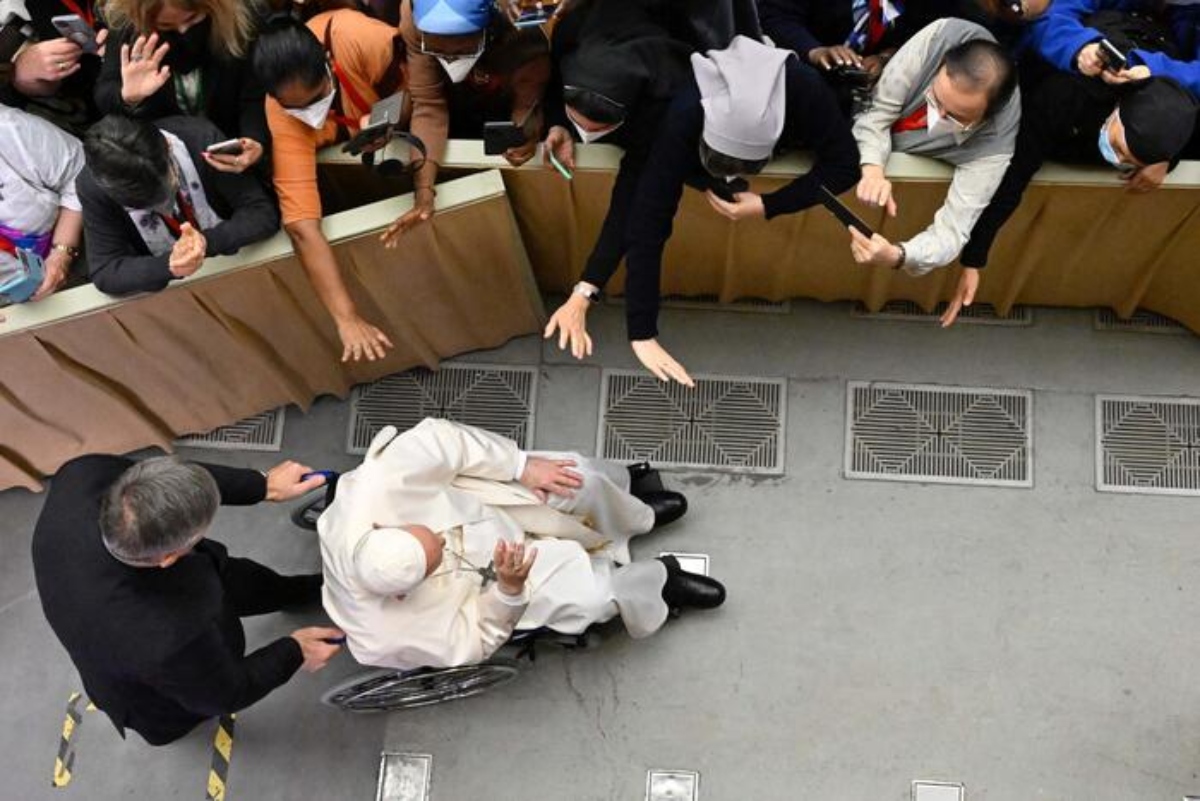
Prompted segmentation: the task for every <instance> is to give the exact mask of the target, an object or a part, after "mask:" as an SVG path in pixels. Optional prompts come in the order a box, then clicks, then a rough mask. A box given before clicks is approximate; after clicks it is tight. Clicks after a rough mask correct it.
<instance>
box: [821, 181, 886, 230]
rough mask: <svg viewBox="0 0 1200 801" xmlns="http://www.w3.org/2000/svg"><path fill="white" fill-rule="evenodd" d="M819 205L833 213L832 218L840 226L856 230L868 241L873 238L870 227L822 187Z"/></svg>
mask: <svg viewBox="0 0 1200 801" xmlns="http://www.w3.org/2000/svg"><path fill="white" fill-rule="evenodd" d="M821 203H822V204H823V205H824V206H825V208H827V209H829V210H830V211H831V212H833V216H834V217H837V218H838V220H839V221H840V222H841V223H842V225H845V226H849V227H850V228H855V229H857V230H858V232H859V233H860V234H862V235H863V236H865V237H867V238H868V239H870V238H871V237H873V236H875V232H874V231H872V230H871V226H869V225H867V224H866V223H865V222H863V221H862V219H861V218H859V216H858V215H857V214H855V213H854V212H852V211H850V209H849V207H847V206H846V204H845V203H843V202H842V201H840V200H838V197H837V195H835V194H833V193H832V192H830V191H829V190H828V189H826V188H825V187H824V186H822V187H821Z"/></svg>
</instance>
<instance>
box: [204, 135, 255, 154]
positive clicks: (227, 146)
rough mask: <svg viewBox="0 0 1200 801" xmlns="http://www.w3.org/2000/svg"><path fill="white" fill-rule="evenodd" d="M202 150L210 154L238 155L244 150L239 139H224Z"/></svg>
mask: <svg viewBox="0 0 1200 801" xmlns="http://www.w3.org/2000/svg"><path fill="white" fill-rule="evenodd" d="M204 152H205V153H207V154H208V155H210V156H240V155H242V153H243V152H245V148H244V147H242V141H241V140H240V139H226V140H225V141H224V142H215V143H214V144H211V145H209V146H208V147H206V148H204Z"/></svg>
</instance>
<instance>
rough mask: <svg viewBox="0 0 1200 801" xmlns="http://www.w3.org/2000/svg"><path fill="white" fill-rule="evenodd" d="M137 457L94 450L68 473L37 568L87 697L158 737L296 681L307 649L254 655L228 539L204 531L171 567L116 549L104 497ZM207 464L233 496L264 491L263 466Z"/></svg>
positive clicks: (50, 507) (58, 486)
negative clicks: (110, 544) (119, 556)
mask: <svg viewBox="0 0 1200 801" xmlns="http://www.w3.org/2000/svg"><path fill="white" fill-rule="evenodd" d="M132 464H133V461H131V460H129V459H125V458H121V457H117V456H84V457H80V458H78V459H74V460H72V461H70V462H68V463H67V464H65V465H64V466H63V467H62V469H61V470H59V472H58V475H57V476H56V477H55V478H54V480H53V482H52V483H51V487H50V492H49V493H48V495H47V497H46V504H45V507H44V508H43V509H42V514H41V517H40V518H39V519H38V522H37V527H36V528H35V530H34V534H33V567H34V575H35V577H36V579H37V588H38V594H39V595H40V596H41V601H42V609H43V611H44V612H45V614H46V619H47V620H48V621H49V623H50V627H51V628H52V629H53V630H54V633H55V634H56V635H57V636H58V639H59V640H60V641H61V642H62V644H63V646H64V647H65V648H66V649H67V653H68V654H69V655H70V657H71V661H72V662H74V663H75V667H76V669H78V671H79V675H80V676H81V677H82V679H83V686H84V688H85V690H86V691H87V694H88V697H89V698H90V699H91V700H92V702H93V703H95V704H96V706H98V707H99V708H100V709H102V710H104V712H106V713H107V714H108V716H109V717H110V718H112V722H113V723H114V724H115V725H116V727H117V729H118V730H119V731H121V733H122V734H124V731H125V729H126V728H130V729H133V730H134V731H137V732H138V733H140V734H141V735H142V736H143V737H144V738H145V739H146V740H147V742H150V743H152V744H155V745H159V744H162V743H166V742H170V741H171V740H175V739H177V738H179V737H181V736H183V735H184V734H186V733H187V732H188V731H190V730H191V729H192V728H194V727H195V726H196V725H198V724H199V723H201V722H203V721H204V720H206V719H208V718H211V717H215V716H218V715H222V714H227V713H230V712H234V711H236V710H238V709H241V708H243V707H246V706H248V705H250V704H252V703H254V702H255V701H257V700H258V699H260V698H262V697H263V696H264V695H266V694H267V693H269V692H270V691H271V690H273V689H274V688H276V687H278V686H279V685H281V684H283V683H284V682H285V681H287V680H288V679H289V678H290V677H291V676H292V674H293V673H295V672H296V670H297V669H299V667H300V665H301V664H302V662H303V656H302V654H301V651H300V646H299V645H298V644H297V642H296V641H295V640H294V639H292V638H290V637H283V638H280V639H278V640H276V641H275V642H273V643H271V644H270V645H267V646H266V647H264V648H261V649H259V650H257V651H255V652H254V653H252V654H250V655H249V656H245V655H244V653H245V647H246V639H245V634H244V632H243V630H242V624H241V622H240V620H239V619H238V613H239V609H238V608H237V606H236V605H235V603H234V601H233V599H232V598H231V593H230V592H229V591H228V588H227V586H226V581H227V579H226V576H227V574H228V573H229V568H230V567H231V564H232V563H234V562H245V560H235V559H233V558H231V557H230V556H229V555H228V552H227V551H226V549H225V546H223V545H221V544H220V543H217V542H213V541H212V540H208V539H205V540H202V541H201V542H200V543H199V544H198V545H197V546H196V547H195V548H194V549H193V550H192V551H191V552H190V553H189V554H188V555H186V556H184V557H183V558H182V559H180V560H179V561H178V562H176V563H175V564H173V565H171V566H170V567H168V568H136V567H130V566H128V565H125V564H123V563H121V562H118V561H117V560H116V559H114V558H113V557H112V556H111V555H110V554H109V553H108V550H107V549H106V548H105V547H104V543H103V540H102V539H101V535H100V525H99V519H98V518H99V511H100V504H101V500H102V498H103V496H104V493H105V492H106V491H107V490H108V488H109V487H110V486H111V485H112V484H113V482H114V481H115V480H116V479H117V477H118V476H120V475H121V473H122V472H124V470H125V469H126V468H128V467H129V466H130V465H132ZM203 466H204V467H205V469H207V470H208V471H209V472H210V473H211V474H212V476H213V478H214V479H216V482H217V486H218V488H219V489H220V492H221V503H222V504H234V505H245V504H254V503H258V502H259V501H261V500H263V498H264V496H265V494H266V480H265V479H264V478H263V476H262V474H261V473H259V472H258V471H255V470H241V469H236V468H229V467H218V466H210V465H203ZM243 613H244V610H243Z"/></svg>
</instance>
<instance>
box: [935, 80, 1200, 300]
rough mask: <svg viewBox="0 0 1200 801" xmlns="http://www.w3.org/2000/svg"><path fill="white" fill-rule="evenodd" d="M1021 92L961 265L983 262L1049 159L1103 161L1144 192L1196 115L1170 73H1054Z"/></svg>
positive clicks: (1168, 165)
mask: <svg viewBox="0 0 1200 801" xmlns="http://www.w3.org/2000/svg"><path fill="white" fill-rule="evenodd" d="M1023 97H1024V108H1023V109H1022V113H1021V130H1020V133H1019V134H1018V135H1017V146H1016V152H1015V153H1014V155H1013V160H1012V163H1011V164H1010V165H1009V167H1008V171H1007V172H1006V173H1005V174H1004V180H1003V181H1001V183H1000V186H999V188H998V189H997V190H996V193H995V194H994V195H993V196H992V200H991V202H990V203H989V204H988V207H987V208H986V209H985V210H984V212H983V214H982V215H981V216H980V217H979V220H978V221H977V222H976V223H975V227H974V228H973V229H972V231H971V238H970V240H969V241H968V242H967V245H966V247H965V248H963V252H962V255H961V256H960V257H959V258H960V261H961V262H962V265H963V266H964V267H967V268H971V269H976V270H979V269H983V268H984V267H986V266H987V261H988V253H989V252H990V251H991V247H992V243H993V242H994V241H995V239H996V235H997V234H998V233H999V232H1000V229H1001V228H1002V227H1003V226H1004V223H1006V222H1007V221H1008V218H1009V217H1011V216H1012V213H1013V212H1014V211H1016V209H1017V206H1019V205H1020V203H1021V197H1022V196H1023V195H1024V193H1025V188H1026V187H1027V186H1029V183H1030V181H1032V180H1033V176H1034V175H1035V174H1036V173H1037V171H1038V170H1039V169H1041V167H1042V164H1043V163H1045V162H1046V161H1047V160H1049V159H1054V160H1056V161H1063V162H1068V163H1076V164H1095V165H1105V164H1107V165H1108V166H1111V167H1113V168H1114V169H1116V170H1117V171H1118V172H1120V174H1121V176H1122V178H1123V179H1124V180H1125V181H1126V182H1127V184H1128V185H1129V187H1130V189H1131V190H1133V191H1142V192H1145V191H1149V190H1151V189H1153V188H1154V187H1156V186H1158V185H1159V184H1161V182H1162V180H1163V177H1165V176H1166V174H1167V172H1168V171H1169V170H1171V169H1174V167H1175V165H1176V164H1178V163H1179V154H1180V153H1181V152H1182V151H1183V149H1184V147H1185V146H1186V145H1187V143H1188V139H1189V138H1190V136H1191V132H1192V130H1193V128H1194V126H1195V121H1196V114H1197V104H1196V101H1195V99H1194V98H1193V97H1192V96H1191V94H1190V93H1189V92H1188V91H1187V90H1186V89H1184V88H1183V87H1182V86H1180V85H1179V84H1178V83H1177V82H1175V81H1174V80H1172V79H1171V78H1159V77H1152V78H1148V79H1145V80H1141V81H1134V82H1131V83H1127V84H1124V85H1121V86H1110V85H1108V84H1107V83H1104V82H1103V81H1100V80H1094V79H1089V78H1084V77H1081V76H1078V75H1070V74H1067V73H1062V72H1055V73H1053V74H1050V75H1049V76H1048V77H1046V78H1045V79H1044V80H1043V81H1042V82H1040V83H1038V84H1036V85H1035V86H1034V87H1033V88H1032V89H1031V90H1030V91H1028V92H1026V93H1025V94H1024V95H1023ZM949 322H953V318H951V319H950V320H949ZM947 324H948V323H947Z"/></svg>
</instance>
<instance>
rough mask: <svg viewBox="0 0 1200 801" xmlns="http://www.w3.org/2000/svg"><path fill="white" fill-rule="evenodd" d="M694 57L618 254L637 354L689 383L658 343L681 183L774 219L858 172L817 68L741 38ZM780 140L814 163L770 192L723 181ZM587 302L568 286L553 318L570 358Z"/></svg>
mask: <svg viewBox="0 0 1200 801" xmlns="http://www.w3.org/2000/svg"><path fill="white" fill-rule="evenodd" d="M691 63H692V70H693V73H694V77H693V79H692V80H690V81H688V82H686V83H685V84H684V86H683V87H682V88H681V89H680V91H679V92H678V93H677V94H676V96H675V97H674V98H673V99H672V101H671V104H670V106H669V107H668V109H667V112H666V114H665V115H664V117H663V120H662V124H661V126H660V128H659V131H658V132H657V134H656V138H655V141H654V146H653V148H652V150H651V151H650V157H649V159H648V161H647V164H646V166H645V168H644V170H643V172H642V175H641V178H640V180H639V181H638V185H637V192H636V195H635V198H634V201H633V206H632V210H631V213H630V218H629V226H628V234H627V237H626V251H625V266H626V275H627V278H626V282H625V312H626V323H627V329H628V334H629V339H630V342H631V345H632V346H633V349H634V353H635V354H636V355H637V356H638V359H639V360H640V361H641V362H642V364H643V365H645V367H646V368H647V369H648V370H650V371H651V372H652V373H654V374H655V376H657V377H658V378H659V379H661V380H664V381H665V380H676V381H679V382H680V383H683V384H687V385H690V384H691V383H692V381H691V378H690V376H689V375H688V374H687V371H686V370H685V369H684V368H683V367H682V365H680V364H679V363H678V362H677V361H675V359H674V358H672V357H671V356H670V354H669V353H667V352H666V350H664V349H663V348H662V347H661V346H660V345H659V344H658V341H657V337H658V327H657V316H658V306H659V278H660V275H661V271H662V254H663V248H664V247H665V246H666V243H667V240H668V239H669V238H670V236H671V226H672V222H673V220H674V218H675V214H676V211H677V210H678V208H679V201H680V199H681V197H682V195H683V187H684V185H685V184H686V185H689V186H692V187H693V188H696V189H699V190H700V191H704V192H706V193H707V196H708V201H709V203H710V204H711V205H712V207H713V210H714V211H715V212H716V213H718V214H721V215H722V216H724V217H727V218H729V219H731V220H734V221H737V220H745V219H763V220H771V219H775V218H777V217H779V216H782V215H785V214H794V213H797V212H800V211H803V210H804V209H807V208H809V207H810V206H812V205H813V204H814V203H817V202H819V201H820V198H821V187H822V186H824V187H826V188H827V189H829V191H831V192H833V193H835V194H840V193H842V192H845V191H846V190H848V189H850V188H851V187H852V186H854V184H855V182H856V181H857V180H858V178H859V167H858V147H857V145H856V144H855V142H854V136H853V135H852V134H851V132H850V123H849V121H848V120H846V119H845V117H843V116H842V115H841V114H840V113H839V112H838V106H837V98H836V97H835V95H834V91H833V89H832V88H830V87H829V86H828V85H827V84H826V83H825V81H824V80H823V79H822V78H821V76H820V75H819V74H818V72H817V70H816V69H815V68H813V67H811V66H809V65H807V64H804V63H801V62H800V61H799V60H798V59H797V58H796V57H795V56H794V55H792V54H790V53H789V52H788V51H786V50H781V49H778V48H772V47H768V46H766V45H764V44H761V43H759V42H756V41H754V40H752V39H749V38H747V37H741V36H739V37H737V38H735V39H734V40H733V44H732V45H731V46H730V47H728V48H725V49H722V50H710V51H709V52H708V53H706V54H704V55H701V54H698V53H695V54H693V55H692V57H691ZM780 146H784V147H786V148H788V149H800V148H803V149H806V150H810V151H812V152H813V154H814V156H815V159H814V164H813V168H812V169H811V170H810V171H809V172H807V173H806V174H804V175H801V176H799V177H798V178H796V179H795V180H794V181H792V182H791V183H789V184H787V185H786V186H784V187H782V188H780V189H779V190H777V191H775V192H772V193H770V194H768V195H758V194H756V193H754V192H750V191H748V190H743V191H733V190H730V191H724V189H723V187H721V186H720V184H725V183H730V182H731V181H736V180H737V179H741V178H743V177H745V176H749V175H755V174H757V173H759V172H761V171H762V169H763V168H764V167H765V166H766V165H767V162H768V161H769V160H770V158H771V156H772V154H773V153H774V152H775V150H776V148H778V147H780ZM714 190H715V191H714ZM717 192H720V193H721V194H724V195H727V196H731V199H729V200H725V199H722V198H721V197H720V196H719V195H718V194H717ZM590 303H591V301H590V300H589V299H587V298H586V297H584V296H583V295H582V294H577V293H573V294H572V295H571V297H570V298H568V300H567V302H566V303H565V304H563V306H562V307H561V308H560V309H559V310H558V311H557V312H556V313H555V314H554V317H553V318H552V319H551V322H550V327H551V328H555V327H558V326H561V327H562V328H563V330H564V331H565V332H566V334H567V339H568V342H569V343H570V344H571V345H572V351H573V352H576V355H577V356H579V355H581V353H579V352H578V351H579V347H578V344H579V343H584V342H586V331H585V328H584V322H585V319H586V314H587V309H588V306H589V304H590Z"/></svg>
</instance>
